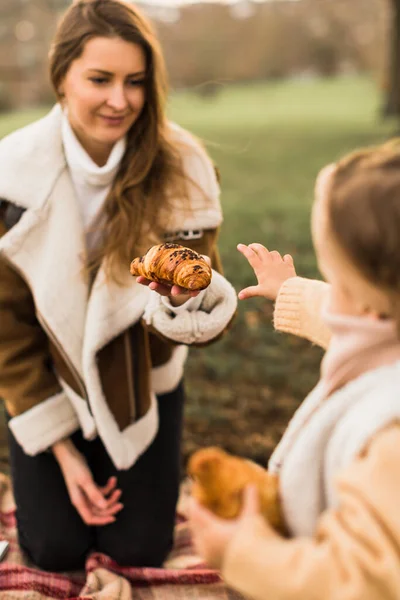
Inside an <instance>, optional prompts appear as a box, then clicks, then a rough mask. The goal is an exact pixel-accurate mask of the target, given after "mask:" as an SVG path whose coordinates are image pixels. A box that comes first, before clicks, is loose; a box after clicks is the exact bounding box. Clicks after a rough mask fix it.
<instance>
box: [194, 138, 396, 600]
mask: <svg viewBox="0 0 400 600" xmlns="http://www.w3.org/2000/svg"><path fill="white" fill-rule="evenodd" d="M399 231H400V151H399V149H398V148H396V147H395V146H393V145H384V146H382V147H379V148H375V149H368V150H364V151H361V152H358V153H356V154H352V155H351V156H349V157H346V158H344V159H343V160H341V161H339V162H338V163H337V164H336V165H333V166H329V167H327V168H326V169H324V170H323V171H322V172H321V174H320V176H319V177H318V180H317V185H316V201H315V205H314V210H313V216H312V232H313V241H314V246H315V250H316V253H317V257H318V263H319V267H320V270H321V272H322V273H323V275H324V277H325V278H326V280H327V281H328V282H329V284H330V285H329V286H327V285H326V284H325V287H322V288H320V286H319V285H318V283H317V284H316V285H315V286H314V285H313V284H311V285H310V284H307V283H305V282H304V281H302V280H300V279H299V278H296V277H295V271H294V267H293V264H292V261H291V258H290V257H288V256H286V257H285V258H284V259H281V258H280V255H278V253H270V252H268V250H267V249H266V248H264V247H263V246H261V245H258V244H251V245H250V246H248V247H247V246H244V245H240V246H239V250H240V251H241V252H242V253H243V254H244V255H245V256H246V258H247V259H248V260H249V262H250V264H251V266H252V267H253V268H254V271H255V273H256V276H257V279H258V285H257V286H255V288H253V289H247V290H243V291H242V292H241V294H240V296H241V297H243V298H245V297H250V296H252V295H253V296H254V295H264V296H266V297H269V298H274V297H276V294H277V293H278V289H280V292H279V296H280V298H279V299H278V306H277V309H276V315H275V322H276V324H277V325H278V327H279V326H280V325H281V324H282V323H284V326H283V327H281V328H282V329H286V330H291V331H296V330H297V331H298V332H302V333H304V334H307V335H308V336H309V337H310V338H312V339H314V340H316V339H320V340H323V341H326V342H329V347H328V351H327V353H326V355H325V357H324V360H323V363H322V368H321V378H320V381H319V383H318V385H317V386H316V388H315V389H314V390H313V391H312V392H311V394H310V395H309V396H308V397H307V398H306V399H305V401H304V403H303V404H302V406H301V407H300V409H299V410H298V411H297V412H296V414H295V416H294V418H293V419H292V421H291V423H290V425H289V427H288V429H287V431H286V433H285V434H284V436H283V438H282V440H281V442H280V444H279V445H278V447H277V448H276V450H275V452H274V453H273V455H272V457H271V459H270V462H269V469H270V470H271V471H273V472H275V473H277V474H278V475H279V478H280V497H281V502H282V508H283V513H284V517H285V521H286V524H287V526H288V530H289V532H290V539H284V538H283V537H281V536H280V535H278V534H277V533H276V532H275V531H274V530H272V528H271V527H270V526H269V525H268V524H267V523H266V522H265V521H264V520H263V519H262V517H261V515H260V513H259V511H258V508H257V498H256V495H255V490H254V489H251V488H250V489H248V490H247V493H246V497H245V503H244V508H243V512H242V514H241V515H240V517H239V518H238V519H237V520H235V521H231V522H229V521H223V520H220V519H217V518H215V517H214V516H213V515H212V514H211V513H209V512H207V511H206V510H205V509H204V508H203V507H200V506H199V505H197V504H196V503H195V502H194V501H192V505H191V526H192V530H193V535H194V540H195V543H196V546H197V549H198V551H199V552H200V553H201V554H202V555H203V556H204V558H205V559H206V560H207V561H208V562H209V563H210V564H211V565H213V566H214V567H217V568H220V569H221V570H222V574H223V576H224V578H225V579H226V581H227V583H228V584H229V585H231V586H232V587H233V588H236V589H237V590H239V591H240V592H242V593H244V594H245V595H246V596H248V597H250V598H253V599H255V600H265V599H266V598H271V599H273V600H289V599H290V600H292V599H299V600H300V599H307V600H311V599H315V600H317V599H318V600H319V599H320V600H339V599H340V600H344V599H349V600H350V599H351V600H353V599H354V600H356V599H357V600H378V599H379V600H382V599H384V598H385V599H393V600H395V599H398V598H399V597H400V517H399V504H400V425H399V423H400V341H399V331H400V236H399ZM321 285H323V284H321ZM307 299H310V300H311V308H312V310H314V311H316V312H315V313H314V320H315V321H316V323H314V324H312V327H311V328H310V327H309V328H308V329H309V330H308V331H307V323H308V324H310V323H312V321H311V319H310V318H309V317H310V316H311V313H310V307H306V306H305V302H307ZM322 299H324V300H323V301H322ZM317 308H319V309H321V311H322V319H323V322H324V323H325V326H324V328H321V327H319V324H318V320H319V317H318V312H317ZM303 317H304V318H303ZM310 329H311V331H310ZM329 339H330V341H329Z"/></svg>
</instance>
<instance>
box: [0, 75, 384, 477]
mask: <svg viewBox="0 0 400 600" xmlns="http://www.w3.org/2000/svg"><path fill="white" fill-rule="evenodd" d="M380 102H381V98H380V95H379V91H378V90H377V89H376V87H375V85H374V82H373V81H371V80H369V79H368V78H363V77H346V78H340V79H327V80H297V81H294V80H293V81H285V82H273V83H254V84H249V85H241V86H235V85H221V89H220V91H219V92H217V93H216V95H214V96H213V97H203V96H201V95H198V94H196V93H195V92H177V93H175V94H172V96H171V100H170V105H169V114H170V116H171V118H172V119H174V120H175V121H177V122H178V123H179V124H180V125H182V126H184V127H187V128H188V129H190V130H191V131H193V132H194V133H195V134H197V135H198V136H199V137H200V138H202V139H203V140H204V141H205V143H206V145H207V148H208V150H209V152H210V154H211V156H212V157H213V159H214V161H215V163H216V164H217V165H218V167H219V170H220V172H221V186H222V196H221V199H222V205H223V210H224V215H225V220H224V224H223V228H222V231H221V236H220V250H221V255H222V260H223V264H224V269H225V275H226V276H227V278H228V279H229V280H230V281H231V282H232V284H233V285H234V287H235V288H236V290H237V291H239V290H240V289H241V288H242V287H245V286H248V285H251V284H252V283H253V282H254V275H253V273H252V271H251V269H250V267H249V266H248V264H247V263H246V261H245V259H244V258H243V257H242V256H241V255H240V254H239V253H238V251H237V250H236V245H237V243H238V242H243V243H250V242H261V243H263V244H264V245H266V246H267V247H268V248H269V249H277V250H279V251H280V252H282V253H291V254H292V255H293V257H294V260H295V264H296V268H297V272H298V274H299V275H302V276H305V277H320V276H319V274H318V271H317V267H316V262H315V257H314V253H313V249H312V244H311V237H310V227H309V219H310V210H311V205H312V200H313V185H314V180H315V177H316V175H317V173H318V170H319V169H320V168H321V167H322V166H324V165H325V164H327V163H329V162H332V161H334V160H336V159H338V158H339V157H340V156H341V155H342V154H344V153H346V152H348V151H350V150H353V149H354V148H357V147H360V146H365V145H371V144H375V143H378V142H381V141H383V140H385V139H387V138H388V137H389V136H390V135H391V134H392V132H393V131H394V124H393V123H383V122H382V121H381V120H380V119H379V106H380ZM46 110H47V109H46V108H40V109H35V110H30V111H26V112H19V113H17V112H16V113H11V114H3V115H0V138H1V137H3V136H4V135H6V134H7V133H8V132H10V131H12V130H13V129H15V128H17V127H20V126H22V125H24V124H26V123H29V122H30V121H32V120H33V119H35V118H37V117H39V116H41V115H42V114H44V113H45V112H46ZM21 177H23V173H21ZM272 312H273V306H272V303H270V302H268V301H267V300H263V299H253V300H249V301H245V302H240V303H239V310H238V316H237V318H236V321H235V323H234V325H233V327H232V329H231V330H230V331H229V333H228V334H227V335H226V336H225V337H224V338H223V339H222V340H221V341H219V342H218V343H216V344H214V345H211V346H209V347H207V348H201V349H193V350H191V353H190V358H189V364H188V368H187V377H186V388H187V396H188V400H187V405H186V413H185V430H184V446H183V461H184V462H185V461H186V459H187V457H188V455H189V454H190V453H192V452H193V451H194V450H195V449H197V448H199V447H201V446H204V445H219V446H222V447H223V448H225V449H227V450H229V451H231V452H234V453H236V454H240V455H243V456H247V457H250V458H253V459H255V460H257V461H258V462H260V463H262V464H264V463H266V461H267V459H268V456H269V455H270V453H271V451H272V449H273V447H274V446H275V445H276V443H277V441H278V440H279V438H280V436H281V434H282V432H283V429H284V427H285V424H286V423H287V421H288V419H289V418H290V417H291V415H292V414H293V412H294V410H295V409H296V407H297V406H298V405H299V403H300V402H301V400H302V399H303V398H304V396H305V394H306V393H307V392H308V391H309V390H310V389H311V388H312V386H313V385H314V384H315V382H316V380H317V378H318V372H319V364H320V360H321V356H322V353H321V351H320V349H318V348H316V347H312V346H311V344H309V343H308V342H305V341H303V340H299V339H297V338H295V337H293V336H289V335H284V334H279V333H276V332H274V331H273V327H272V324H271V317H272ZM7 468H8V465H7V451H6V447H5V431H4V428H3V429H2V434H1V436H0V470H7Z"/></svg>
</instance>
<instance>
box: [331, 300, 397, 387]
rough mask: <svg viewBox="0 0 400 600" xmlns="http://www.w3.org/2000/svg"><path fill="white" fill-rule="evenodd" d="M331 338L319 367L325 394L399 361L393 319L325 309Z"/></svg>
mask: <svg viewBox="0 0 400 600" xmlns="http://www.w3.org/2000/svg"><path fill="white" fill-rule="evenodd" d="M322 317H323V320H324V322H325V323H326V325H327V326H328V327H329V329H330V330H331V331H332V339H331V342H330V345H329V348H328V351H327V353H326V354H325V356H324V359H323V361H322V365H321V382H322V383H323V384H324V386H325V395H327V396H329V395H330V394H331V393H332V392H334V391H336V390H337V389H339V388H341V387H343V386H344V385H345V384H346V383H348V382H350V381H352V380H353V379H356V378H357V377H359V376H360V375H362V374H363V373H365V372H367V371H371V370H373V369H376V368H378V367H381V366H384V365H388V364H391V363H394V362H396V361H397V360H400V341H399V338H398V334H397V327H396V323H395V321H393V320H389V319H388V320H381V319H376V320H375V319H370V318H368V317H357V316H347V315H339V314H334V313H332V312H330V311H329V310H328V309H327V308H325V309H324V311H323V313H322Z"/></svg>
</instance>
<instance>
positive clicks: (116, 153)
mask: <svg viewBox="0 0 400 600" xmlns="http://www.w3.org/2000/svg"><path fill="white" fill-rule="evenodd" d="M61 135H62V141H63V146H64V152H65V158H66V161H67V164H68V167H69V170H70V173H71V178H72V183H73V186H74V190H75V194H76V197H77V199H78V202H79V206H80V209H81V214H82V221H83V226H84V230H85V234H86V247H87V250H88V252H90V251H91V250H92V249H93V248H95V246H96V245H97V244H98V243H99V242H100V235H101V232H100V231H99V229H98V228H97V229H96V230H95V229H93V228H92V227H93V225H94V223H95V221H96V219H97V217H98V216H99V214H100V211H101V209H102V206H103V203H104V201H105V199H106V197H107V195H108V193H109V191H110V188H111V185H112V182H113V180H114V177H115V176H116V174H117V171H118V168H119V165H120V163H121V159H122V157H123V155H124V152H125V149H126V138H122V139H120V140H118V142H116V144H115V145H114V147H113V149H112V150H111V153H110V156H109V157H108V160H107V162H106V164H105V165H104V166H102V167H99V166H98V165H96V163H95V162H94V161H93V160H92V159H91V157H90V156H89V154H88V153H87V152H86V150H85V149H84V148H83V146H82V145H81V143H80V142H79V140H78V138H77V137H76V135H75V133H74V131H73V130H72V127H71V124H70V122H69V120H68V116H67V114H66V113H64V114H63V117H62V127H61ZM205 292H206V290H202V291H201V292H200V293H199V295H198V296H196V297H195V298H189V299H188V300H186V302H185V303H184V304H182V305H180V306H173V305H172V304H171V302H170V300H169V298H168V297H165V296H159V294H158V293H157V292H152V294H151V297H152V302H151V303H150V307H152V308H153V310H154V307H155V306H157V305H162V306H164V307H165V308H166V309H167V310H168V311H170V312H172V313H174V314H180V313H182V312H184V311H190V312H193V311H195V310H198V308H199V307H200V305H201V303H202V301H203V298H204V296H205Z"/></svg>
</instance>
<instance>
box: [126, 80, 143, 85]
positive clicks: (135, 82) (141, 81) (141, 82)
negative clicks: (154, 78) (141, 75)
mask: <svg viewBox="0 0 400 600" xmlns="http://www.w3.org/2000/svg"><path fill="white" fill-rule="evenodd" d="M144 83H145V79H130V80H129V81H128V84H129V85H130V86H131V87H138V86H141V85H144Z"/></svg>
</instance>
